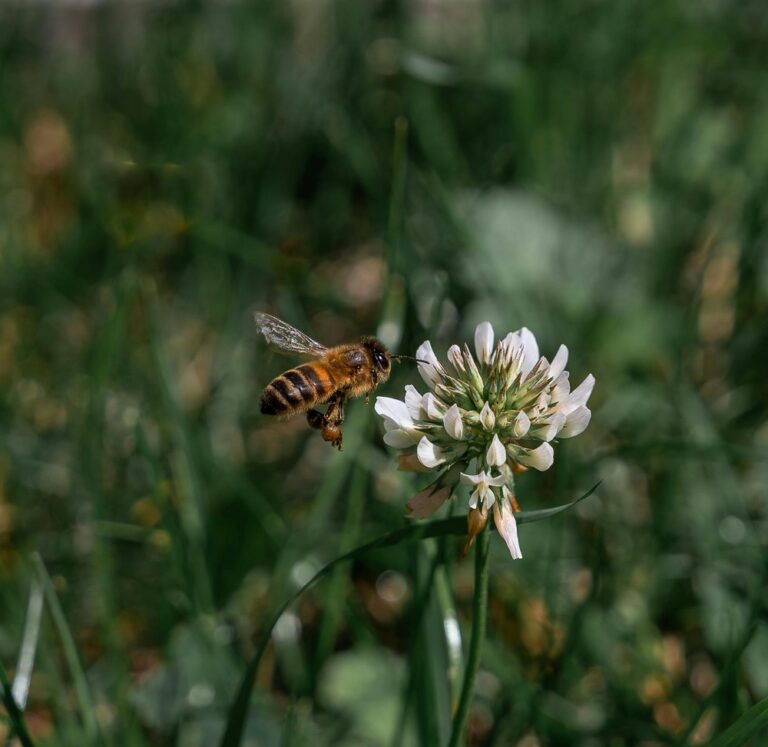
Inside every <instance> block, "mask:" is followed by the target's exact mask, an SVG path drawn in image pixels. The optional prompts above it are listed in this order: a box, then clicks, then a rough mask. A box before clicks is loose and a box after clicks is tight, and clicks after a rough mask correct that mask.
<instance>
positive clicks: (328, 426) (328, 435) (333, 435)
mask: <svg viewBox="0 0 768 747" xmlns="http://www.w3.org/2000/svg"><path fill="white" fill-rule="evenodd" d="M345 402H346V397H345V396H344V394H343V393H341V392H340V393H338V394H336V395H334V396H333V397H332V398H331V399H330V401H329V404H328V409H327V410H326V411H325V415H323V416H322V417H323V423H322V426H321V427H322V435H323V438H324V439H325V440H326V441H330V442H331V443H332V444H333V445H334V446H335V447H336V448H337V449H338V450H339V451H341V443H342V439H343V435H344V434H343V433H342V432H341V424H342V423H343V422H344V404H345ZM307 417H309V416H307Z"/></svg>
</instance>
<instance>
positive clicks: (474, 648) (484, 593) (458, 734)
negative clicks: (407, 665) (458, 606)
mask: <svg viewBox="0 0 768 747" xmlns="http://www.w3.org/2000/svg"><path fill="white" fill-rule="evenodd" d="M490 539H491V533H490V532H489V531H488V526H487V525H486V527H485V528H484V529H483V530H482V531H481V532H480V534H479V535H478V537H477V540H476V543H475V598H474V600H473V602H472V636H471V638H470V639H469V652H468V653H467V666H466V668H465V669H464V681H463V682H462V685H461V695H460V696H459V705H458V708H457V709H456V715H455V716H454V718H453V732H452V733H451V741H450V743H449V747H459V745H460V744H461V743H462V742H463V739H464V732H465V730H466V726H467V718H468V717H469V706H470V705H471V704H472V695H473V691H474V687H475V675H476V674H477V668H478V666H479V665H480V653H481V652H482V649H483V641H484V640H485V622H486V618H487V615H488V548H489V545H490Z"/></svg>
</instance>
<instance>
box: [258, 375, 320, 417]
mask: <svg viewBox="0 0 768 747" xmlns="http://www.w3.org/2000/svg"><path fill="white" fill-rule="evenodd" d="M334 388H335V382H334V380H333V377H332V375H331V373H330V371H328V370H327V369H326V368H324V367H321V366H318V365H317V364H314V365H313V364H305V365H303V366H299V367H298V368H292V369H291V370H290V371H286V372H285V373H284V374H280V376H278V377H277V378H276V379H273V380H272V382H271V383H270V384H269V385H268V386H267V387H266V389H264V391H263V392H262V393H261V411H262V412H263V413H264V414H265V415H288V414H291V413H294V412H301V411H302V410H306V409H308V408H310V407H312V405H314V404H315V403H318V402H323V401H324V400H325V399H327V397H328V396H329V395H330V394H331V393H332V392H333V390H334Z"/></svg>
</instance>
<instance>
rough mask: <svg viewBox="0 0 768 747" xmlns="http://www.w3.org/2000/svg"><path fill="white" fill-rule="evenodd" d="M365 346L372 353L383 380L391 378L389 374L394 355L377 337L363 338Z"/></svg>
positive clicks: (372, 358) (374, 363)
mask: <svg viewBox="0 0 768 747" xmlns="http://www.w3.org/2000/svg"><path fill="white" fill-rule="evenodd" d="M363 347H364V348H365V349H366V350H367V351H368V353H369V354H370V356H371V360H372V361H373V365H374V366H375V367H376V371H377V372H378V374H379V377H380V378H381V379H382V380H385V379H387V378H389V374H390V372H391V370H392V364H391V362H390V358H391V357H392V356H391V355H390V354H389V350H387V349H386V348H385V347H384V345H383V344H382V343H381V342H379V341H378V340H377V339H376V338H375V337H365V338H363Z"/></svg>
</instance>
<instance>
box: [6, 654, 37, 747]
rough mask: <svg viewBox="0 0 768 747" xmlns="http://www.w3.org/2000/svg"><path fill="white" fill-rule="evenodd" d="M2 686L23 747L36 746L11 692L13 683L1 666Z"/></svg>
mask: <svg viewBox="0 0 768 747" xmlns="http://www.w3.org/2000/svg"><path fill="white" fill-rule="evenodd" d="M0 687H2V689H3V705H4V706H5V710H6V711H7V712H8V717H9V718H10V720H11V726H12V727H13V729H14V731H15V732H16V736H17V737H18V738H19V741H20V742H21V744H22V745H23V747H35V743H34V742H33V741H32V738H31V737H30V736H29V732H28V731H27V723H26V721H24V714H23V713H22V712H21V710H19V706H18V705H17V704H16V701H15V700H14V699H13V693H12V692H11V683H10V682H8V676H7V675H6V673H5V669H3V668H2V667H0Z"/></svg>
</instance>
